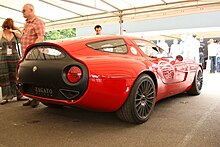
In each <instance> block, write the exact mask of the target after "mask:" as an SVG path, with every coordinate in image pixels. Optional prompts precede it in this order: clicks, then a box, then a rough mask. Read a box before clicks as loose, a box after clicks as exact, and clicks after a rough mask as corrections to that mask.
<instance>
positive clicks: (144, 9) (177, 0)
mask: <svg viewBox="0 0 220 147" xmlns="http://www.w3.org/2000/svg"><path fill="white" fill-rule="evenodd" d="M26 3H30V4H33V5H34V7H35V14H36V15H37V16H39V17H40V18H42V19H43V20H44V21H45V23H46V29H47V30H54V29H64V28H70V27H85V26H93V25H94V24H104V23H116V22H117V23H123V22H129V21H136V20H147V19H157V18H164V17H174V16H178V15H186V14H192V13H204V12H210V11H218V10H220V1H219V0H19V1H18V0H0V24H2V23H3V21H4V20H5V19H6V18H12V19H14V21H15V24H16V25H17V26H18V27H23V25H24V23H25V19H24V18H23V15H22V13H21V11H22V7H23V5H24V4H26Z"/></svg>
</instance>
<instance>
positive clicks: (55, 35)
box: [45, 28, 76, 40]
mask: <svg viewBox="0 0 220 147" xmlns="http://www.w3.org/2000/svg"><path fill="white" fill-rule="evenodd" d="M72 37H76V29H75V28H69V29H63V30H54V31H49V32H46V36H45V40H57V39H65V38H72Z"/></svg>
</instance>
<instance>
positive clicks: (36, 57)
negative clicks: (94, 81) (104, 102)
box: [17, 43, 88, 104]
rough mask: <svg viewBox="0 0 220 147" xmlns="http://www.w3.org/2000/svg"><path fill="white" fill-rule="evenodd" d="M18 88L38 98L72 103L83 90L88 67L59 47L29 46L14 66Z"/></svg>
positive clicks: (44, 44)
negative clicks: (15, 67) (15, 66)
mask: <svg viewBox="0 0 220 147" xmlns="http://www.w3.org/2000/svg"><path fill="white" fill-rule="evenodd" d="M17 87H18V88H19V90H20V91H21V92H22V93H23V94H24V95H25V96H28V97H32V98H36V99H40V100H41V101H42V100H43V101H47V100H48V101H50V102H54V103H59V102H62V103H63V102H65V101H66V102H72V101H76V100H77V99H79V98H80V97H81V96H82V95H83V94H84V93H85V92H86V90H87V87H88V70H87V68H86V66H85V65H84V64H83V63H81V62H80V61H78V60H77V59H74V58H73V57H71V56H70V55H69V54H68V53H67V52H65V51H64V50H63V49H62V47H60V46H58V45H56V44H52V43H38V44H35V45H33V46H31V47H29V48H28V51H27V53H26V55H25V57H24V58H23V59H22V60H21V61H20V63H19V64H18V66H17ZM62 103H61V104H62Z"/></svg>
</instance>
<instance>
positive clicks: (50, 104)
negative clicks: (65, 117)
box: [41, 102, 63, 108]
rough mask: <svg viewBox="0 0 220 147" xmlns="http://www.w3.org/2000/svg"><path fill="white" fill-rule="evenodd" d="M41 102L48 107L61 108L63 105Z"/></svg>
mask: <svg viewBox="0 0 220 147" xmlns="http://www.w3.org/2000/svg"><path fill="white" fill-rule="evenodd" d="M41 103H42V104H44V105H45V106H47V107H50V108H62V107H63V105H57V104H53V103H47V102H41Z"/></svg>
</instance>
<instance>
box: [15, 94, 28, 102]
mask: <svg viewBox="0 0 220 147" xmlns="http://www.w3.org/2000/svg"><path fill="white" fill-rule="evenodd" d="M26 100H28V98H25V97H23V96H22V95H20V96H17V101H26Z"/></svg>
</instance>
